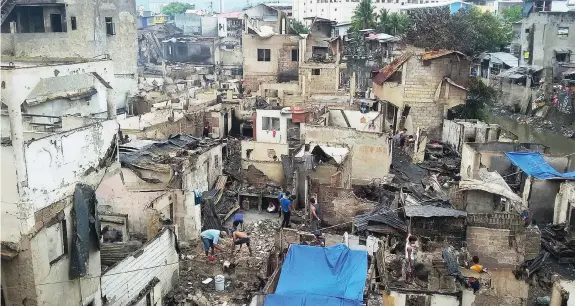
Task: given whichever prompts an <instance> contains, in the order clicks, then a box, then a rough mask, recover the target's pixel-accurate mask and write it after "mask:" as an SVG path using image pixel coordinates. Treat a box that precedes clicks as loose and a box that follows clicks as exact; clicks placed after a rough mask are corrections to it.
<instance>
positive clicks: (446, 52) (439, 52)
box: [421, 49, 467, 61]
mask: <svg viewBox="0 0 575 306" xmlns="http://www.w3.org/2000/svg"><path fill="white" fill-rule="evenodd" d="M453 53H455V54H457V55H461V56H463V57H467V55H465V54H464V53H461V52H459V51H453V50H445V49H439V50H434V51H429V52H425V53H423V56H422V57H421V59H422V60H424V61H427V60H432V59H436V58H440V57H442V56H446V55H450V54H453Z"/></svg>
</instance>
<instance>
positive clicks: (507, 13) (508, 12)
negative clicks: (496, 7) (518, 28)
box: [501, 5, 523, 23]
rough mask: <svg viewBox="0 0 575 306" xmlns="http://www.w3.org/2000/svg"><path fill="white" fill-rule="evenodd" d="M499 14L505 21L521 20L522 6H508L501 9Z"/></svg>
mask: <svg viewBox="0 0 575 306" xmlns="http://www.w3.org/2000/svg"><path fill="white" fill-rule="evenodd" d="M501 16H502V17H503V20H505V21H506V22H507V23H514V22H517V21H521V19H523V7H522V6H519V5H516V6H510V7H508V8H506V9H504V10H503V11H501Z"/></svg>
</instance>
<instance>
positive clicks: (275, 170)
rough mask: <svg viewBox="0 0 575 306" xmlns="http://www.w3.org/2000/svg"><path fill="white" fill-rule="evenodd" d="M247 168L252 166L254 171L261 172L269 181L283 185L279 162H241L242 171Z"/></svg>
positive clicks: (283, 179) (282, 171) (283, 178)
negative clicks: (254, 168)
mask: <svg viewBox="0 0 575 306" xmlns="http://www.w3.org/2000/svg"><path fill="white" fill-rule="evenodd" d="M249 166H254V167H256V169H258V170H260V171H261V172H263V173H264V174H265V175H266V176H267V177H268V178H269V179H271V180H273V181H276V182H278V183H280V184H283V183H284V181H285V177H284V170H283V165H282V163H281V161H277V162H274V161H257V160H245V159H243V160H242V169H247V168H248V167H249Z"/></svg>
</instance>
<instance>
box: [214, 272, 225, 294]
mask: <svg viewBox="0 0 575 306" xmlns="http://www.w3.org/2000/svg"><path fill="white" fill-rule="evenodd" d="M225 282H226V278H225V277H224V276H223V275H216V277H214V283H215V284H216V291H224V288H225Z"/></svg>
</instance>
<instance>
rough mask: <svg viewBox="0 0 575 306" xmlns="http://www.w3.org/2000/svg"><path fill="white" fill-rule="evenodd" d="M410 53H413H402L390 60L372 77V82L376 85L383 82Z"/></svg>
mask: <svg viewBox="0 0 575 306" xmlns="http://www.w3.org/2000/svg"><path fill="white" fill-rule="evenodd" d="M412 55H413V54H412V53H411V52H406V53H403V54H402V55H401V56H400V57H398V58H396V59H395V60H394V61H393V62H391V64H389V65H387V66H385V67H383V68H382V69H381V70H379V73H378V74H377V75H376V76H375V77H373V82H374V83H376V84H378V85H381V84H383V82H385V80H387V79H389V77H390V76H391V75H392V74H394V73H395V72H396V71H397V70H398V69H399V67H401V65H403V63H405V62H406V61H407V60H408V59H409V58H410V57H411V56H412Z"/></svg>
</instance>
